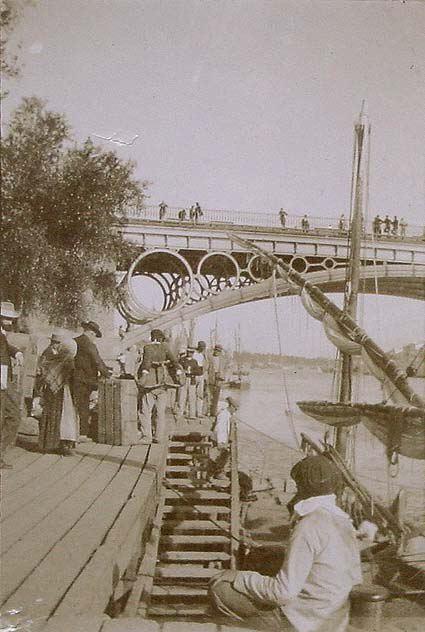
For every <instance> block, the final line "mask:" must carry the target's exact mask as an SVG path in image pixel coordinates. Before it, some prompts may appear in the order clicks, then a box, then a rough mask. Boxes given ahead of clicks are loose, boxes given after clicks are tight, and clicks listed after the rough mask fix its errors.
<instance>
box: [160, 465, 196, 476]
mask: <svg viewBox="0 0 425 632" xmlns="http://www.w3.org/2000/svg"><path fill="white" fill-rule="evenodd" d="M192 470H193V467H191V466H190V465H167V467H166V472H167V474H169V473H171V472H177V473H179V474H180V473H190V472H191V471H192Z"/></svg>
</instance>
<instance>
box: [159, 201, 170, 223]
mask: <svg viewBox="0 0 425 632" xmlns="http://www.w3.org/2000/svg"><path fill="white" fill-rule="evenodd" d="M167 209H168V206H167V204H166V203H165V202H164V201H163V202H161V203H160V204H159V220H160V221H161V222H162V220H163V219H165V216H166V214H167Z"/></svg>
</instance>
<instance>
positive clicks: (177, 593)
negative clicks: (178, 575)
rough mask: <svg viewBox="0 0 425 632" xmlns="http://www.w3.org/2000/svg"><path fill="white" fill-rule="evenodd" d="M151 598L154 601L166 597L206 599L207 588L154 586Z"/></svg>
mask: <svg viewBox="0 0 425 632" xmlns="http://www.w3.org/2000/svg"><path fill="white" fill-rule="evenodd" d="M151 597H153V598H155V599H162V598H163V599H166V598H167V597H174V598H175V597H182V598H184V597H191V598H196V597H198V598H202V597H203V598H207V597H208V588H206V587H205V586H188V585H182V586H179V585H175V584H173V585H172V586H162V585H160V584H155V585H154V586H153V588H152V592H151Z"/></svg>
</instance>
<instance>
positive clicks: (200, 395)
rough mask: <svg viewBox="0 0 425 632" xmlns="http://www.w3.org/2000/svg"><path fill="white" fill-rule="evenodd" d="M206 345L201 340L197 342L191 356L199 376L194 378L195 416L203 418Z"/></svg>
mask: <svg viewBox="0 0 425 632" xmlns="http://www.w3.org/2000/svg"><path fill="white" fill-rule="evenodd" d="M206 350H207V345H206V343H205V342H204V341H203V340H199V341H198V344H197V346H196V349H195V352H194V354H193V359H194V360H196V362H197V363H198V366H199V371H198V373H199V375H197V376H196V380H195V383H196V416H197V417H204V412H207V411H205V373H206V371H207V368H208V367H207V353H206Z"/></svg>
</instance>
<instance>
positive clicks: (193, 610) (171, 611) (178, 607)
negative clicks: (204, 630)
mask: <svg viewBox="0 0 425 632" xmlns="http://www.w3.org/2000/svg"><path fill="white" fill-rule="evenodd" d="M209 612H210V605H209V604H208V603H207V604H205V605H204V606H202V605H201V604H199V605H195V604H194V605H191V604H188V603H184V602H183V603H175V604H164V605H162V604H161V605H160V604H156V605H154V606H149V608H148V611H147V614H148V616H149V617H204V616H206V615H208V614H209Z"/></svg>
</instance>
